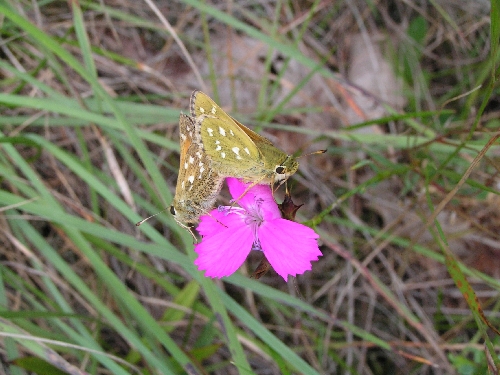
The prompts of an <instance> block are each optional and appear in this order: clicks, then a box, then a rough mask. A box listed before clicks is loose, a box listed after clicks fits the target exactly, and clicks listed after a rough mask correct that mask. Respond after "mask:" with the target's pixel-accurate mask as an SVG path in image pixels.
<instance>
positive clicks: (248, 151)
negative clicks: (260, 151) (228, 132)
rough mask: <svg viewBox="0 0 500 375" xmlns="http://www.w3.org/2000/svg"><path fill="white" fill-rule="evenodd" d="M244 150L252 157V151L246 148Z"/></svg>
mask: <svg viewBox="0 0 500 375" xmlns="http://www.w3.org/2000/svg"><path fill="white" fill-rule="evenodd" d="M243 150H245V152H246V153H247V154H248V155H250V150H249V149H248V147H245V148H244V149H243Z"/></svg>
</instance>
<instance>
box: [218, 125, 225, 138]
mask: <svg viewBox="0 0 500 375" xmlns="http://www.w3.org/2000/svg"><path fill="white" fill-rule="evenodd" d="M219 133H220V135H222V136H223V137H225V136H226V131H225V130H224V129H222V128H221V127H220V126H219Z"/></svg>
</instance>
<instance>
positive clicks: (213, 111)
mask: <svg viewBox="0 0 500 375" xmlns="http://www.w3.org/2000/svg"><path fill="white" fill-rule="evenodd" d="M215 112H217V109H216V108H215V106H212V115H215Z"/></svg>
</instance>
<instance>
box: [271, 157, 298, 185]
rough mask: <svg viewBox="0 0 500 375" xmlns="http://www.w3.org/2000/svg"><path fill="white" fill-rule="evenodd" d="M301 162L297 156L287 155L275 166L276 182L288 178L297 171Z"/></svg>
mask: <svg viewBox="0 0 500 375" xmlns="http://www.w3.org/2000/svg"><path fill="white" fill-rule="evenodd" d="M298 168H299V163H298V161H297V159H295V157H293V156H291V155H287V157H286V159H285V160H284V161H283V162H282V163H281V164H279V165H276V166H275V167H274V182H279V181H283V180H287V179H288V177H290V176H291V175H293V174H294V173H295V172H297V169H298Z"/></svg>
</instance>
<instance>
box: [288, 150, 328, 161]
mask: <svg viewBox="0 0 500 375" xmlns="http://www.w3.org/2000/svg"><path fill="white" fill-rule="evenodd" d="M325 152H326V150H318V151H313V152H310V153H308V154H304V155H300V156H297V157H296V158H295V159H299V158H303V157H304V156H309V155H316V154H324V153H325Z"/></svg>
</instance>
